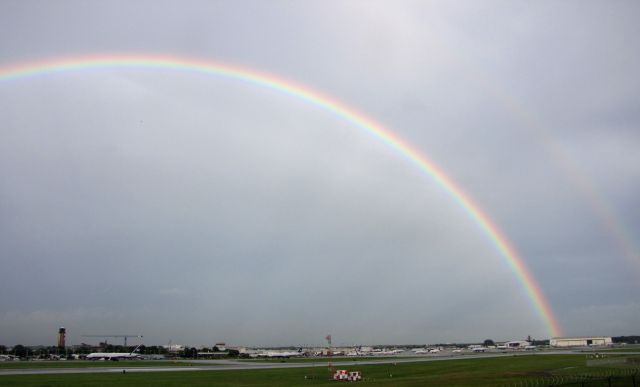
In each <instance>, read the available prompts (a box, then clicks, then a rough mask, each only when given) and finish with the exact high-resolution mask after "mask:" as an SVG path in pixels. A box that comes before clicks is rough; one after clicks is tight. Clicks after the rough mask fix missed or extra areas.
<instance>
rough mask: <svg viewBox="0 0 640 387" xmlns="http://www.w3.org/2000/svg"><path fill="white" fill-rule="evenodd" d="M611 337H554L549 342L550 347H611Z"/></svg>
mask: <svg viewBox="0 0 640 387" xmlns="http://www.w3.org/2000/svg"><path fill="white" fill-rule="evenodd" d="M611 344H613V342H612V341H611V337H554V338H553V339H551V340H550V341H549V345H551V346H552V347H587V346H591V345H611Z"/></svg>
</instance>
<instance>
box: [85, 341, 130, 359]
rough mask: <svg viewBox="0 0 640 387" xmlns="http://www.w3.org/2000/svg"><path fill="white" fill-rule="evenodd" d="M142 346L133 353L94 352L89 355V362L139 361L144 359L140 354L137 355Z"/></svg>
mask: <svg viewBox="0 0 640 387" xmlns="http://www.w3.org/2000/svg"><path fill="white" fill-rule="evenodd" d="M138 348H140V345H138V346H137V347H136V348H135V349H134V350H133V351H131V353H127V352H94V353H90V354H88V355H87V357H86V359H87V360H113V361H118V360H139V359H142V356H140V354H137V353H135V352H136V351H137V350H138Z"/></svg>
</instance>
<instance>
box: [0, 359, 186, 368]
mask: <svg viewBox="0 0 640 387" xmlns="http://www.w3.org/2000/svg"><path fill="white" fill-rule="evenodd" d="M187 365H188V363H187V362H173V361H165V360H125V361H91V360H67V361H3V362H0V369H27V368H98V367H100V368H101V367H104V368H109V367H116V368H122V367H175V366H177V367H184V366H187Z"/></svg>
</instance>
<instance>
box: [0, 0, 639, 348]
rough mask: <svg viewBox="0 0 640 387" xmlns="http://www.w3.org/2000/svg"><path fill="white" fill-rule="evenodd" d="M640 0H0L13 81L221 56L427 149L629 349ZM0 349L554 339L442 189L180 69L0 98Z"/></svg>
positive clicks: (338, 136) (534, 262) (292, 108)
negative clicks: (118, 339) (114, 341)
mask: <svg viewBox="0 0 640 387" xmlns="http://www.w3.org/2000/svg"><path fill="white" fill-rule="evenodd" d="M639 17H640V3H638V2H634V1H615V2H610V1H601V2H594V1H591V2H588V1H562V2H558V1H537V2H531V1H526V2H525V1H522V2H520V1H504V2H502V1H483V2H477V1H466V2H465V1H456V2H450V1H433V2H430V1H416V2H409V1H215V2H214V1H202V2H195V1H179V2H178V1H173V2H170V1H109V2H106V1H56V2H53V1H51V2H43V1H3V2H0V72H1V71H2V70H1V69H2V68H6V67H7V66H12V65H16V64H21V63H30V62H33V61H40V60H45V59H64V58H69V57H77V56H82V55H96V54H105V53H116V54H137V55H146V54H160V55H172V56H177V57H185V58H187V57H188V58H197V59H200V60H204V61H207V60H211V61H216V62H220V63H227V64H231V65H238V66H242V67H245V68H250V69H255V70H259V71H260V72H263V73H269V74H273V75H276V76H278V77H281V78H284V79H288V80H291V81H295V82H297V83H300V84H303V85H306V86H308V87H309V88H311V89H313V90H317V91H319V92H321V93H323V94H325V95H329V96H331V97H332V98H334V99H336V100H338V101H341V102H343V103H344V104H345V105H347V106H350V107H351V108H353V109H355V110H357V111H359V112H361V113H363V114H364V115H366V116H368V117H370V118H372V119H373V120H375V121H377V122H379V123H380V124H382V125H384V126H385V127H386V128H388V129H389V130H391V131H392V132H394V133H395V134H397V135H398V136H400V137H401V138H403V139H405V140H406V141H407V142H409V143H410V144H411V145H412V146H413V147H415V149H416V150H418V151H419V152H421V153H423V154H425V155H428V156H429V157H430V158H431V159H432V160H433V161H434V162H435V163H436V164H437V165H439V166H440V167H441V168H442V169H443V170H444V171H445V172H446V173H447V174H448V175H449V176H450V177H451V178H452V179H453V180H454V181H456V182H457V183H458V185H459V186H460V187H462V188H463V190H464V191H465V192H467V193H468V194H469V196H470V197H472V198H473V199H474V200H475V201H476V202H477V204H478V205H479V206H480V207H481V208H482V209H483V210H484V211H485V212H486V213H487V214H488V215H489V216H490V217H491V218H492V219H493V221H494V222H495V224H496V225H497V226H498V227H499V228H500V229H501V230H502V231H503V232H504V234H505V235H506V237H507V239H508V240H509V241H510V242H511V243H512V244H513V246H514V247H515V248H516V249H517V250H518V251H519V252H520V254H521V256H522V257H523V259H524V261H525V262H526V265H527V266H528V267H529V268H530V271H531V273H532V275H533V276H534V277H535V279H536V280H537V282H538V283H539V285H540V287H541V289H542V291H543V293H544V294H545V295H546V297H547V299H548V300H549V303H550V305H551V307H552V309H553V310H554V312H555V315H556V317H557V319H558V321H559V323H560V325H561V326H562V328H563V333H564V334H565V335H572V336H574V335H625V334H639V332H638V327H639V326H640V298H639V297H638V296H639V295H640V285H638V284H639V283H640V280H639V277H640V255H639V250H638V240H639V239H640V231H638V230H640V203H639V201H638V199H639V198H640V152H639V151H638V150H639V149H640V126H639V125H640V106H639V105H640V77H639V76H638V69H639V68H640V45H638V44H637V38H638V36H640V24H638V18H639ZM0 123H1V125H0V268H1V270H0V273H1V276H0V277H1V278H0V294H1V295H2V297H0V344H9V345H11V344H16V343H22V344H49V345H53V344H55V335H56V332H57V328H58V327H59V326H62V325H63V326H65V327H67V329H68V341H69V342H70V343H71V344H78V343H80V342H82V341H85V342H97V339H88V338H83V337H81V335H83V334H143V335H144V336H145V338H144V342H145V344H166V343H168V342H169V341H170V340H171V341H172V342H173V343H180V344H186V345H200V344H204V345H212V344H213V343H215V342H218V341H225V342H227V343H228V344H230V345H249V346H251V345H253V346H273V345H289V344H290V345H318V344H321V343H322V340H323V338H324V337H325V336H326V334H327V333H331V334H332V335H333V337H334V343H336V344H355V343H359V344H383V343H432V342H456V341H457V342H464V341H467V342H468V341H481V340H484V339H487V338H491V339H494V340H508V339H521V338H525V337H526V336H527V335H531V336H533V337H535V338H548V337H549V332H548V330H547V329H546V326H545V323H544V321H543V320H542V319H541V318H540V316H539V315H538V314H537V313H536V311H535V309H534V308H533V305H532V304H531V301H530V300H529V299H528V297H527V295H526V293H525V290H524V288H523V287H522V285H521V284H520V283H519V282H518V280H517V278H516V277H515V275H514V273H513V272H512V271H511V269H510V268H509V267H508V266H507V264H506V261H505V260H504V258H503V257H501V256H500V254H499V253H498V251H497V250H496V248H495V246H494V245H493V244H492V243H491V241H490V240H489V239H488V238H487V236H486V235H485V234H484V233H483V232H482V230H481V229H479V228H478V226H477V225H476V224H475V223H474V222H473V221H472V220H471V219H470V218H469V217H468V215H467V214H466V213H465V212H464V211H463V210H462V209H461V208H460V207H459V206H458V205H457V204H456V203H455V202H454V201H453V199H452V198H451V197H450V196H448V195H447V194H446V193H445V192H444V191H442V190H441V189H440V187H438V185H437V184H436V183H435V182H434V181H433V180H432V179H431V178H429V177H428V176H426V175H425V174H424V173H422V172H421V171H420V170H419V169H418V168H416V166H415V165H413V164H411V163H410V162H408V161H407V160H406V159H405V158H404V157H402V156H401V155H400V154H399V153H398V152H397V151H395V150H393V149H391V148H390V147H389V146H388V145H386V144H384V143H382V142H380V141H379V140H378V139H376V138H374V137H373V136H371V135H369V134H367V133H366V132H364V131H362V130H361V129H359V128H357V127H355V126H354V125H353V124H350V123H349V122H346V121H345V120H343V119H341V118H339V117H337V116H336V115H334V114H331V113H329V112H327V111H323V110H320V109H318V108H317V107H315V106H313V105H311V104H309V103H308V102H305V101H303V100H301V99H296V98H292V97H291V96H290V95H287V94H283V93H279V92H277V91H274V90H269V89H264V88H261V87H258V86H256V85H251V84H247V83H242V82H238V81H233V80H230V79H225V78H221V77H216V76H207V75H202V74H195V73H193V72H186V71H169V70H165V71H160V70H150V69H113V68H112V69H103V70H94V71H77V72H70V73H58V74H53V75H47V76H40V77H31V78H24V79H20V80H13V81H4V82H0Z"/></svg>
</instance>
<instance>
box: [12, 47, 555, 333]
mask: <svg viewBox="0 0 640 387" xmlns="http://www.w3.org/2000/svg"><path fill="white" fill-rule="evenodd" d="M101 68H142V69H164V70H178V71H194V72H198V73H203V74H211V75H216V76H222V77H226V78H230V79H235V80H239V81H243V82H249V83H252V84H256V85H259V86H262V87H267V88H270V89H274V90H277V91H280V92H283V93H285V94H289V95H291V96H293V97H296V98H300V99H302V100H304V101H306V102H308V103H311V104H314V105H316V106H318V107H320V108H322V109H325V110H327V111H329V112H331V113H333V114H336V115H338V116H340V117H342V118H343V119H345V120H347V121H349V122H350V123H352V124H353V125H355V126H357V127H359V128H361V129H363V130H365V131H366V132H368V133H370V134H371V135H373V136H375V137H377V138H378V139H379V140H381V141H383V142H384V143H386V144H387V145H388V146H390V147H391V148H393V149H395V150H396V151H398V153H400V154H401V155H402V156H404V157H405V158H406V159H408V160H409V161H410V162H411V163H412V164H414V165H415V166H417V167H418V168H420V170H422V171H423V172H424V173H426V174H427V175H428V176H430V177H431V178H432V179H433V180H434V181H435V182H436V183H437V184H438V185H439V186H440V187H441V188H442V190H444V191H445V192H446V193H447V194H448V195H450V196H451V197H452V198H453V200H454V201H455V202H456V203H457V204H458V205H459V206H460V207H461V208H462V209H463V210H464V211H465V212H466V213H467V214H468V216H469V217H470V218H471V219H472V220H473V221H474V222H475V223H476V224H477V225H478V227H479V228H480V229H481V230H482V231H483V232H484V234H485V235H486V236H487V237H488V238H489V240H490V241H491V243H492V244H493V245H494V246H495V248H496V249H497V250H498V252H499V253H500V255H501V256H502V257H503V259H504V261H505V262H506V263H507V264H508V266H509V267H510V268H511V270H512V271H513V273H514V274H515V276H516V277H517V278H518V280H519V282H520V283H521V285H522V286H523V288H524V290H525V292H526V293H527V296H528V297H529V299H530V300H531V303H532V306H533V307H534V309H535V310H536V312H537V313H538V315H539V316H540V317H541V319H542V320H543V322H544V324H545V326H546V328H547V330H548V333H549V334H550V335H551V336H559V335H560V334H561V329H560V326H559V324H558V322H557V320H556V318H555V316H554V314H553V312H552V310H551V307H550V306H549V303H548V302H547V300H546V298H545V296H544V295H543V293H542V291H541V289H540V286H539V285H538V283H537V282H536V280H535V279H534V277H533V276H532V275H531V273H530V272H529V269H528V268H527V266H526V265H525V263H524V261H523V259H522V258H521V257H520V256H519V254H518V253H517V251H516V250H515V249H514V248H513V246H512V245H511V243H509V241H508V240H507V238H506V237H505V235H504V233H502V232H501V231H500V230H499V229H498V227H497V226H496V225H495V224H494V222H493V221H492V220H491V219H490V218H489V216H487V214H486V213H485V212H484V211H483V210H482V209H481V208H480V207H479V206H478V205H477V204H475V203H474V202H473V200H471V198H470V197H469V196H468V195H467V194H466V193H465V192H464V191H463V190H462V189H461V188H460V187H458V185H457V184H456V183H455V182H454V181H453V180H452V179H451V178H449V177H448V176H447V175H446V174H445V173H444V171H442V169H440V168H439V167H438V166H437V165H436V164H435V163H434V162H432V161H431V160H430V159H429V158H428V157H427V156H426V155H424V154H421V153H419V152H418V151H417V150H416V149H414V148H413V147H412V146H411V145H409V144H408V143H406V142H405V141H403V140H402V139H401V138H399V137H398V136H396V135H395V134H394V133H392V132H391V131H390V130H388V129H386V128H385V127H383V126H382V125H380V124H378V123H376V122H375V121H373V120H372V119H370V118H368V117H366V116H364V115H363V114H361V113H358V112H357V111H355V110H353V109H352V108H350V107H348V106H347V105H345V104H343V103H341V102H339V101H337V100H334V99H332V98H330V97H328V96H325V95H322V94H321V93H319V92H317V91H313V90H311V89H309V88H307V87H304V86H301V85H299V84H295V83H293V82H290V81H287V80H284V79H281V78H277V77H275V76H273V75H269V74H265V73H261V72H258V71H255V70H252V69H247V68H242V67H238V66H229V65H224V64H220V63H215V62H211V61H208V60H206V61H205V60H197V59H192V58H182V57H172V56H155V55H100V56H83V57H71V58H63V59H49V60H44V61H39V62H32V63H22V64H17V65H14V66H8V67H0V81H8V80H12V79H19V78H25V77H29V76H36V75H46V74H52V73H62V72H72V71H79V70H90V69H101Z"/></svg>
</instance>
